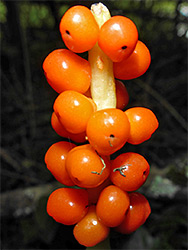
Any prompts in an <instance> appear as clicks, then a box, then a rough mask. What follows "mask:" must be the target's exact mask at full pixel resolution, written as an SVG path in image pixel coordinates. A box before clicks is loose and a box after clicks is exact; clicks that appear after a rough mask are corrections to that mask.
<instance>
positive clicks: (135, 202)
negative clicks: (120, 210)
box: [115, 192, 151, 234]
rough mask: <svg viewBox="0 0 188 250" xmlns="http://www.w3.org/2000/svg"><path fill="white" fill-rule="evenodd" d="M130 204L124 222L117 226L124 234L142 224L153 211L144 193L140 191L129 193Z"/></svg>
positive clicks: (129, 232)
mask: <svg viewBox="0 0 188 250" xmlns="http://www.w3.org/2000/svg"><path fill="white" fill-rule="evenodd" d="M129 197H130V206H129V209H128V210H127V212H126V214H125V218H124V220H123V222H122V223H121V224H120V225H119V226H118V227H116V228H115V230H116V231H118V232H120V233H122V234H131V233H132V232H134V231H136V230H137V229H138V228H139V227H140V226H142V225H143V224H144V223H145V221H146V219H147V218H148V216H149V215H150V213H151V207H150V205H149V202H148V200H147V199H146V198H145V196H144V195H142V194H141V193H138V192H133V193H130V194H129Z"/></svg>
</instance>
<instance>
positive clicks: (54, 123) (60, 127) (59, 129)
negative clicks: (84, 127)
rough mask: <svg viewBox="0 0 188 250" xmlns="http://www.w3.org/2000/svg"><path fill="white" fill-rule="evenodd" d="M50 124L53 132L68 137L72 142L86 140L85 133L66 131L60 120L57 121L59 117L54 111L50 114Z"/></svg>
mask: <svg viewBox="0 0 188 250" xmlns="http://www.w3.org/2000/svg"><path fill="white" fill-rule="evenodd" d="M51 125H52V128H53V129H54V130H55V132H56V133H57V134H58V135H59V136H61V137H64V138H69V139H71V140H72V141H74V142H77V143H83V142H85V141H86V133H85V132H83V133H80V134H72V133H70V132H68V131H67V130H66V129H65V127H64V126H63V125H62V124H61V122H60V121H59V119H58V118H57V116H56V114H55V112H53V113H52V115H51Z"/></svg>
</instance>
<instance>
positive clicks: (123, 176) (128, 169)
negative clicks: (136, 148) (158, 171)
mask: <svg viewBox="0 0 188 250" xmlns="http://www.w3.org/2000/svg"><path fill="white" fill-rule="evenodd" d="M149 171H150V166H149V164H148V162H147V161H146V159H145V158H144V157H143V156H142V155H140V154H137V153H133V152H129V153H123V154H120V155H119V156H118V157H117V158H116V159H115V160H113V161H112V168H111V174H110V179H111V181H112V182H113V184H114V185H116V186H118V187H120V188H121V189H123V190H124V191H136V190H137V189H139V188H140V187H141V186H142V185H143V184H144V183H145V181H146V180H147V177H148V175H149Z"/></svg>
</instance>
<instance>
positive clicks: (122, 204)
mask: <svg viewBox="0 0 188 250" xmlns="http://www.w3.org/2000/svg"><path fill="white" fill-rule="evenodd" d="M129 204H130V199H129V195H128V193H127V192H124V191H123V190H122V189H120V188H119V187H117V186H115V185H110V186H108V187H106V188H104V189H103V191H102V192H101V193H100V196H99V199H98V202H97V205H96V213H97V217H98V218H99V220H100V221H101V222H102V223H103V224H104V225H106V226H108V227H116V226H118V225H119V224H120V223H121V222H122V221H123V219H124V216H125V213H126V211H127V209H128V208H129Z"/></svg>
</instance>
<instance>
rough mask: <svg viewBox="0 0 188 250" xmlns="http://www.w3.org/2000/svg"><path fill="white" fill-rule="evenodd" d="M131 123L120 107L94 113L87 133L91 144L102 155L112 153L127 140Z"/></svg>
mask: <svg viewBox="0 0 188 250" xmlns="http://www.w3.org/2000/svg"><path fill="white" fill-rule="evenodd" d="M129 132H130V125H129V121H128V118H127V116H126V115H125V113H124V112H123V111H122V110H120V109H115V108H114V109H113V108H112V109H103V110H99V111H96V112H95V113H93V114H92V115H91V117H90V119H89V121H88V124H87V129H86V134H87V137H88V140H89V142H90V144H91V145H92V146H93V147H94V149H95V150H96V151H97V152H98V153H99V154H102V155H110V154H112V153H114V152H116V151H117V150H118V149H120V148H121V147H122V146H123V145H124V144H125V143H126V141H127V139H128V137H129Z"/></svg>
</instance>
